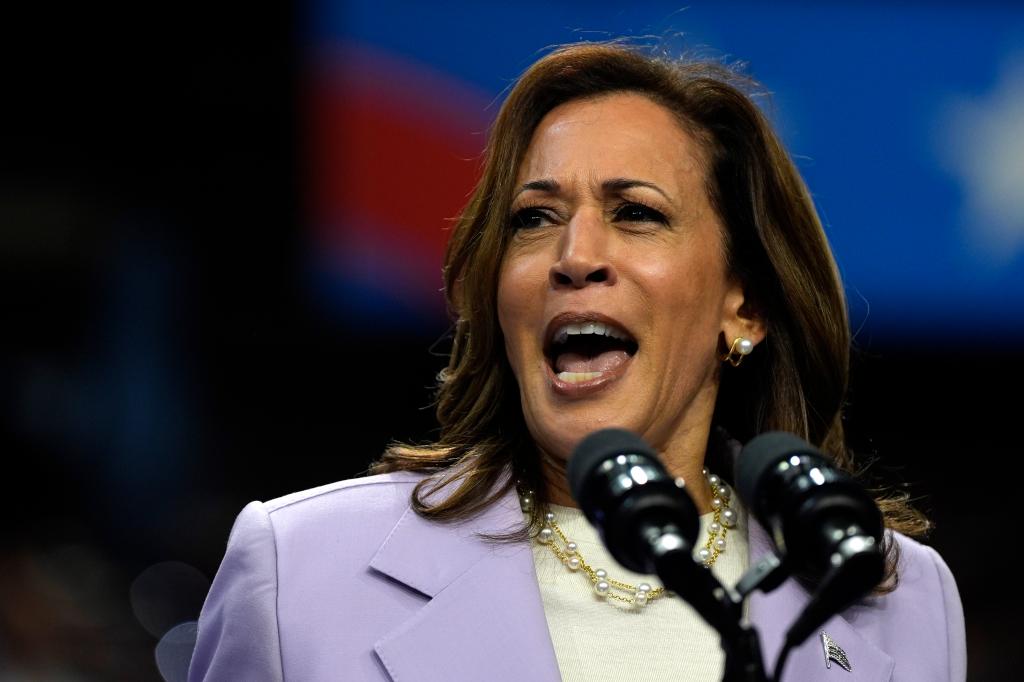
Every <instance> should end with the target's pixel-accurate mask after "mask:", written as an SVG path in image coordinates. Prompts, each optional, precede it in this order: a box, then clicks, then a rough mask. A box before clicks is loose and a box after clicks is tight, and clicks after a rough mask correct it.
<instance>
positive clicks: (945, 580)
mask: <svg viewBox="0 0 1024 682" xmlns="http://www.w3.org/2000/svg"><path fill="white" fill-rule="evenodd" d="M924 548H925V550H926V551H927V552H928V556H929V557H930V558H931V560H932V563H934V564H935V569H936V571H937V572H938V576H939V585H940V586H941V589H942V603H943V607H944V609H945V612H946V651H947V652H948V654H949V679H950V680H951V681H952V682H963V681H964V680H966V679H967V632H966V629H965V626H964V607H963V604H962V602H961V601H960V592H959V590H957V587H956V581H955V580H954V579H953V573H952V572H951V571H950V570H949V566H947V565H946V562H945V561H943V559H942V557H941V556H939V553H938V552H936V551H935V550H934V549H932V548H931V547H928V546H927V545H924Z"/></svg>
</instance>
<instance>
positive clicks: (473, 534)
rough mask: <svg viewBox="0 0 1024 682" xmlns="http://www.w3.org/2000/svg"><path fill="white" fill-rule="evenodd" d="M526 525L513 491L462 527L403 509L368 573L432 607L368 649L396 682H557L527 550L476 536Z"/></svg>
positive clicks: (521, 545)
mask: <svg viewBox="0 0 1024 682" xmlns="http://www.w3.org/2000/svg"><path fill="white" fill-rule="evenodd" d="M522 522H523V517H522V512H521V511H520V508H519V500H518V496H517V495H516V492H515V490H514V489H512V490H510V491H509V492H508V494H506V495H505V496H504V497H502V498H501V500H499V501H498V502H497V503H496V504H494V505H492V506H491V507H489V508H488V509H487V510H486V511H485V512H483V513H482V514H480V515H479V516H477V517H475V518H474V519H472V520H471V521H469V522H466V523H463V524H458V525H451V524H439V523H435V522H431V521H426V520H424V519H422V518H421V517H419V516H418V515H417V514H416V513H415V512H413V511H412V510H411V509H407V510H406V511H405V513H404V514H403V515H402V517H401V519H399V521H398V523H397V524H396V525H395V527H394V529H392V531H391V533H390V534H389V535H388V537H387V539H386V540H385V541H384V543H383V544H382V545H381V546H380V549H378V551H377V553H376V555H375V556H374V557H373V559H372V560H371V561H370V567H371V568H373V569H374V570H376V571H378V572H380V573H382V574H384V575H386V576H388V577H390V578H392V579H394V580H396V581H398V582H399V583H402V584H404V585H407V586H408V587H410V588H412V589H414V590H416V591H418V592H420V593H422V594H424V595H425V596H427V597H429V598H430V600H429V601H427V602H426V603H425V604H424V605H423V607H422V608H421V609H420V610H419V611H417V612H416V613H415V614H413V615H412V616H411V617H410V618H409V619H407V620H406V621H405V622H403V623H401V624H400V625H399V626H398V627H396V628H395V629H393V630H392V631H390V632H389V633H388V634H386V635H385V636H384V637H382V638H381V639H380V640H378V641H377V643H376V644H375V646H374V650H375V651H376V652H377V656H378V657H379V658H380V661H381V663H382V664H383V665H384V668H385V669H386V670H387V672H388V674H389V675H390V676H391V677H392V679H394V680H411V679H416V680H453V681H458V680H466V681H468V680H481V679H488V680H509V681H511V680H537V681H538V682H548V681H550V682H556V681H557V680H559V679H560V677H559V673H558V663H557V661H556V659H555V653H554V649H553V647H552V644H551V637H550V636H549V634H548V626H547V620H546V619H545V617H544V607H543V604H542V602H541V597H540V589H539V588H538V586H537V578H536V573H535V569H534V565H533V552H532V550H531V548H530V544H529V543H525V542H517V543H494V542H488V541H487V540H484V539H482V538H481V537H479V534H480V533H491V534H494V533H502V532H507V531H509V530H513V529H515V528H516V526H517V525H520V524H522Z"/></svg>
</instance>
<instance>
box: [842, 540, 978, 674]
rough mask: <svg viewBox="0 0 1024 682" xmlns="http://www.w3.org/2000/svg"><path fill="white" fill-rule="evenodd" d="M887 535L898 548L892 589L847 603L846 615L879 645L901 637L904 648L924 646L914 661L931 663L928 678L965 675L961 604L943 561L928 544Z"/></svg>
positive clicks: (927, 664)
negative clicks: (931, 674)
mask: <svg viewBox="0 0 1024 682" xmlns="http://www.w3.org/2000/svg"><path fill="white" fill-rule="evenodd" d="M892 539H893V540H894V541H895V542H896V543H897V545H898V547H899V552H900V554H899V563H898V564H897V572H898V576H899V578H898V580H899V582H898V583H897V585H896V588H895V589H894V590H893V591H892V592H889V593H887V594H884V595H880V596H876V597H871V598H869V599H868V600H866V601H865V602H864V603H862V604H860V605H858V606H854V607H852V608H851V609H850V610H849V611H848V612H847V613H846V616H847V618H848V619H849V620H850V621H851V623H854V624H856V625H857V626H858V627H859V628H861V629H862V631H864V632H869V633H872V634H873V638H874V639H876V640H878V641H877V643H878V644H879V645H883V643H889V645H890V646H891V644H892V643H893V642H903V644H904V645H905V646H906V648H907V649H908V650H909V649H911V648H912V649H914V650H922V647H923V648H925V649H927V650H928V655H927V656H922V657H921V660H917V661H915V662H914V665H915V666H924V667H928V666H935V668H936V670H935V673H936V675H937V676H936V677H934V678H930V679H947V676H948V679H951V680H962V679H965V678H966V674H967V673H966V665H967V652H966V633H965V628H964V613H963V605H962V603H961V600H960V593H959V591H958V590H957V586H956V580H955V579H954V578H953V574H952V572H951V571H950V569H949V566H948V565H947V564H946V562H945V561H944V560H943V558H942V557H941V556H940V555H939V553H938V552H936V551H935V550H934V549H933V548H931V547H929V546H928V545H924V544H922V543H920V542H918V541H917V540H914V539H912V538H909V537H907V536H905V535H902V534H899V533H893V534H892ZM911 644H913V646H911ZM883 648H884V646H883Z"/></svg>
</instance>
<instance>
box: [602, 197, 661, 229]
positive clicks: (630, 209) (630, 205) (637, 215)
mask: <svg viewBox="0 0 1024 682" xmlns="http://www.w3.org/2000/svg"><path fill="white" fill-rule="evenodd" d="M615 220H616V221H617V222H628V223H661V224H663V225H668V218H666V217H665V214H664V213H662V212H661V211H659V210H657V209H655V208H651V207H650V206H645V205H644V204H638V203H636V202H635V201H627V202H626V203H624V204H622V205H621V206H619V207H618V208H617V209H615Z"/></svg>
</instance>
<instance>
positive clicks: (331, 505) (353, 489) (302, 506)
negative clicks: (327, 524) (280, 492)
mask: <svg viewBox="0 0 1024 682" xmlns="http://www.w3.org/2000/svg"><path fill="white" fill-rule="evenodd" d="M423 478H424V476H423V474H417V473H412V472H407V471H399V472H394V473H389V474H378V475H376V476H366V477H364V478H352V479H348V480H344V481H337V482H335V483H329V484H327V485H322V486H319V487H316V488H310V489H308V490H301V491H299V492H295V493H291V494H289V495H284V496H282V497H278V498H275V499H272V500H268V501H266V502H263V503H261V504H262V507H263V509H264V511H265V512H266V513H267V514H268V515H269V516H270V517H272V518H273V520H274V522H275V523H277V522H279V521H289V520H292V519H304V518H307V517H314V518H315V517H317V516H319V515H322V514H332V515H333V514H337V513H355V514H359V515H377V514H385V515H391V514H393V513H398V514H401V513H404V511H405V510H406V508H408V506H409V496H410V495H411V494H412V489H413V488H414V487H415V486H416V484H417V483H419V482H420V481H421V480H423Z"/></svg>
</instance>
